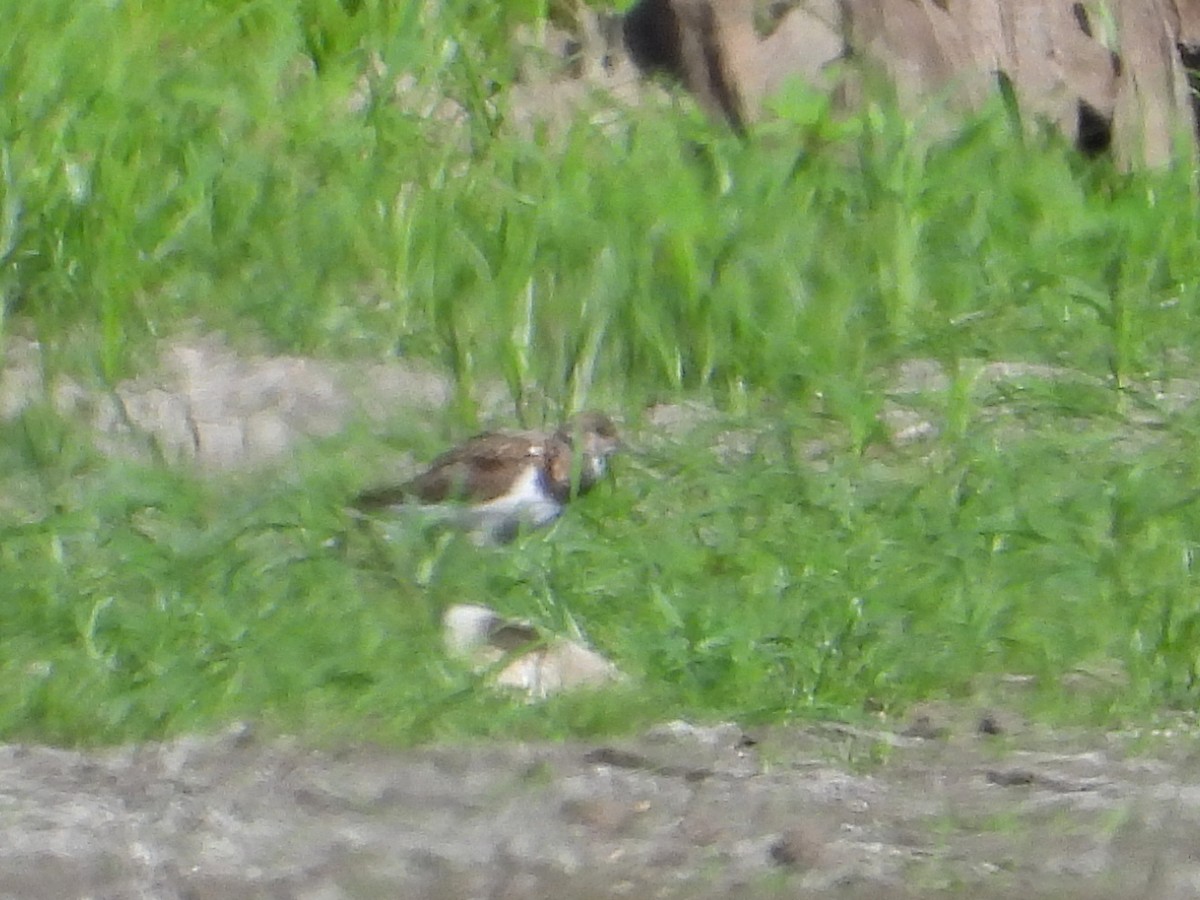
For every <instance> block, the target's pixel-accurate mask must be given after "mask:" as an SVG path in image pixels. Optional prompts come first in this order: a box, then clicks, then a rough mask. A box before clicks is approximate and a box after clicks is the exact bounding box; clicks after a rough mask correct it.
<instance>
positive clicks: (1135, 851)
mask: <svg viewBox="0 0 1200 900" xmlns="http://www.w3.org/2000/svg"><path fill="white" fill-rule="evenodd" d="M927 724H928V723H927V722H925V720H921V721H919V722H918V723H917V725H916V726H914V727H913V728H912V729H910V732H909V734H908V735H907V736H906V735H894V734H887V733H878V734H875V733H867V732H863V731H857V730H854V729H849V728H845V727H840V726H811V727H804V728H778V729H773V730H770V731H766V732H762V733H755V732H750V733H745V732H743V731H742V730H741V729H739V728H737V727H736V726H732V725H725V726H717V727H711V728H695V727H691V726H687V725H684V724H682V723H675V724H671V725H664V726H661V727H659V728H657V729H655V730H654V731H652V732H651V733H648V734H646V735H643V736H641V737H638V738H634V739H629V740H620V741H614V742H612V743H588V744H580V743H566V744H537V745H525V744H493V745H477V746H469V747H461V746H457V747H445V746H443V747H426V748H421V749H414V750H408V751H385V750H380V749H375V748H370V747H354V746H348V747H344V748H341V749H336V750H314V749H309V748H305V747H303V746H301V745H299V744H297V743H294V742H288V741H286V740H272V741H259V740H258V739H257V738H256V737H255V736H254V734H253V732H252V731H251V730H249V729H247V728H244V727H239V728H235V729H233V730H231V731H230V732H229V733H227V734H225V735H222V736H218V737H214V738H186V739H182V740H178V741H175V742H172V743H169V744H163V745H151V746H138V747H124V748H119V749H115V750H108V751H100V752H89V753H77V752H67V751H63V750H55V749H50V748H44V747H28V746H7V747H3V748H0V784H3V786H4V787H3V788H2V789H0V896H3V897H12V898H18V897H19V898H23V900H34V898H47V900H51V898H54V900H61V898H67V897H92V898H126V897H152V898H196V900H200V898H214V900H215V898H252V897H264V898H266V897H271V898H285V897H286V898H293V897H294V898H322V900H324V898H340V897H365V898H375V897H380V898H382V897H389V898H395V897H404V898H465V897H481V898H563V897H581V898H588V897H615V896H622V897H638V898H643V897H672V898H673V897H713V898H716V897H730V896H738V897H785V896H786V897H803V896H821V897H839V898H850V897H855V898H857V897H862V898H867V897H873V898H874V897H922V896H932V895H960V894H968V893H969V894H972V895H974V896H976V897H1063V896H1066V897H1080V898H1082V897H1113V898H1116V897H1122V898H1124V897H1143V898H1175V897H1194V896H1196V895H1197V894H1198V893H1200V855H1198V854H1197V838H1196V836H1197V834H1200V766H1198V765H1197V754H1196V752H1195V750H1194V749H1193V748H1192V742H1193V738H1192V737H1190V736H1189V737H1181V738H1179V739H1175V740H1167V741H1166V742H1164V743H1162V744H1160V745H1158V747H1157V750H1156V751H1155V752H1151V753H1148V754H1142V755H1133V756H1130V755H1127V754H1126V752H1125V750H1124V749H1123V747H1124V744H1125V743H1126V742H1125V741H1124V740H1123V739H1118V738H1113V737H1105V736H1103V735H1091V736H1081V735H1071V736H1068V735H1064V734H1062V733H1059V734H1057V735H1051V734H1040V733H1027V734H1025V735H1023V736H1020V737H1015V738H1014V737H1012V736H1007V735H1004V734H1001V735H998V736H997V735H993V734H988V733H987V732H989V731H994V730H997V729H998V727H999V726H998V725H997V723H996V722H995V721H993V720H990V719H984V720H982V721H980V722H979V723H977V725H976V726H975V727H974V728H973V729H970V730H967V731H966V732H963V733H957V734H956V733H954V732H953V730H951V732H950V733H948V734H943V733H941V730H940V729H933V731H931V732H929V733H928V735H927V736H924V737H922V736H918V735H917V734H916V732H921V731H923V730H924V728H925V726H926V725H927Z"/></svg>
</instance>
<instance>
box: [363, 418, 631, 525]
mask: <svg viewBox="0 0 1200 900" xmlns="http://www.w3.org/2000/svg"><path fill="white" fill-rule="evenodd" d="M620 447H621V439H620V437H619V435H618V434H617V429H616V426H615V425H614V424H613V421H612V419H610V418H609V417H608V416H607V415H606V414H604V413H602V412H598V411H595V410H591V411H588V412H584V413H581V414H580V415H578V416H577V417H575V418H574V419H573V420H571V421H570V422H568V423H567V424H565V425H563V426H562V427H560V428H558V429H557V430H555V431H552V432H544V431H489V432H484V433H483V434H478V435H476V436H474V437H472V438H470V439H468V440H467V441H465V442H464V443H462V444H459V445H458V446H457V447H454V448H452V449H450V450H447V451H446V452H445V453H443V454H441V455H440V456H438V457H437V458H436V459H434V460H433V462H432V463H430V465H429V467H428V468H427V469H426V470H425V471H424V472H422V473H421V474H419V475H417V476H416V477H415V478H413V479H412V480H410V481H407V482H405V483H404V484H400V485H389V486H382V487H377V488H372V489H370V490H367V491H364V492H363V493H361V494H359V495H358V497H356V498H355V500H354V501H353V502H352V504H351V506H352V508H353V509H354V510H356V511H358V512H359V513H367V514H370V513H377V512H392V513H403V512H405V511H406V510H412V509H413V508H414V507H418V506H419V507H422V508H424V509H426V510H431V511H433V514H434V516H435V517H436V518H437V519H439V520H443V521H449V522H451V523H452V524H453V525H455V526H456V527H459V528H462V529H464V530H466V531H468V532H470V533H471V535H472V537H473V538H474V540H475V542H476V543H477V544H480V545H487V544H492V545H495V544H507V543H509V542H511V541H512V540H514V539H515V538H516V536H517V535H518V534H520V533H521V531H522V530H523V529H532V528H540V527H542V526H545V525H549V524H550V523H551V522H553V521H554V520H555V519H557V518H558V517H559V516H560V515H562V512H563V509H564V508H565V507H566V505H567V503H568V502H569V501H570V500H571V499H572V498H574V497H577V496H580V495H582V494H586V493H587V492H588V491H589V490H591V489H592V488H593V487H594V486H595V485H596V483H597V482H598V481H599V480H600V479H601V478H603V477H604V475H605V473H606V472H607V471H608V469H609V458H610V457H611V456H612V455H613V454H614V453H616V452H617V450H618V449H620ZM577 449H578V450H579V452H578V453H576V452H575V451H576V450H577Z"/></svg>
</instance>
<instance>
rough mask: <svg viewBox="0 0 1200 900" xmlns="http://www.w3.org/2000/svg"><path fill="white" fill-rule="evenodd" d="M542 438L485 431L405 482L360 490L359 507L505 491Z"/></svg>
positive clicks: (477, 497)
mask: <svg viewBox="0 0 1200 900" xmlns="http://www.w3.org/2000/svg"><path fill="white" fill-rule="evenodd" d="M544 443H545V442H544V439H543V438H541V436H538V435H531V434H526V433H519V432H499V431H497V432H489V433H487V434H481V435H477V436H476V437H473V438H471V439H470V440H468V441H467V442H466V443H464V444H462V445H460V446H458V447H455V448H454V449H453V450H448V451H446V452H445V453H443V454H442V455H441V456H439V457H437V458H436V459H435V460H434V461H433V462H432V463H431V464H430V466H429V468H428V469H426V470H425V471H424V472H422V473H421V474H420V475H418V476H417V477H416V478H414V479H412V480H411V481H409V482H408V483H407V484H404V485H400V486H392V487H382V488H376V489H373V490H369V491H365V492H364V493H362V494H360V495H359V496H358V498H357V499H356V501H355V504H354V505H355V506H356V507H358V508H359V509H378V508H382V507H388V506H395V505H397V504H399V503H403V502H405V501H414V500H415V501H416V502H418V503H444V502H447V501H464V500H470V501H471V502H475V503H486V502H487V501H488V500H494V499H496V498H497V497H499V496H501V495H503V494H504V493H505V492H507V491H508V489H509V487H510V486H511V485H512V482H513V479H514V478H515V476H516V474H517V472H518V471H519V469H520V467H522V466H525V465H528V464H529V463H530V461H532V460H537V459H540V458H541V457H542V456H543V455H544Z"/></svg>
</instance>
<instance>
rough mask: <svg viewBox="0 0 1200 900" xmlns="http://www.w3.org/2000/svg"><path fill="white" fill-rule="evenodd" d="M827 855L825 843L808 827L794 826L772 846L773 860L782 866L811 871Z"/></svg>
mask: <svg viewBox="0 0 1200 900" xmlns="http://www.w3.org/2000/svg"><path fill="white" fill-rule="evenodd" d="M824 855H825V841H824V839H823V838H821V836H820V835H818V834H817V833H816V831H815V830H814V829H813V828H812V827H810V826H808V825H793V826H792V827H790V828H788V829H786V830H785V831H784V832H783V833H782V834H780V835H779V838H778V839H777V840H776V841H775V843H773V844H772V845H771V859H772V860H773V861H774V862H775V863H776V864H777V865H780V866H790V867H792V868H795V869H811V868H814V867H815V866H817V865H819V864H820V862H821V859H822V858H823V856H824Z"/></svg>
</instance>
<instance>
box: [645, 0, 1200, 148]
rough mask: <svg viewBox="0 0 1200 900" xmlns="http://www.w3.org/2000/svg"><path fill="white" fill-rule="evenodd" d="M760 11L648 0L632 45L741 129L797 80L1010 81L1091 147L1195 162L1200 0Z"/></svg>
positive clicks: (942, 88) (805, 5)
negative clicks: (765, 22)
mask: <svg viewBox="0 0 1200 900" xmlns="http://www.w3.org/2000/svg"><path fill="white" fill-rule="evenodd" d="M761 13H762V10H761V9H760V8H759V6H758V4H757V3H756V0H640V2H639V3H637V4H636V5H635V6H634V7H633V8H632V9H630V11H629V12H628V13H627V14H626V16H625V20H624V26H623V27H624V37H625V44H626V47H627V48H628V50H629V52H630V55H631V56H632V57H633V59H634V61H635V62H636V63H637V65H638V66H639V67H640V68H641V69H642V70H643V71H648V72H650V71H665V72H667V73H669V74H671V75H674V76H675V77H677V78H678V79H680V80H681V81H682V82H683V84H684V85H685V86H686V87H687V89H688V90H689V91H690V92H691V93H692V94H693V95H694V96H695V97H696V98H697V100H698V101H699V102H700V104H701V105H702V106H704V107H705V108H706V109H707V110H709V111H710V112H711V113H712V114H713V115H715V116H718V117H720V118H724V119H725V120H727V121H728V122H729V123H730V124H731V125H732V126H733V127H735V128H737V129H742V128H744V127H746V126H747V125H748V124H749V123H752V122H753V121H754V120H755V119H757V118H758V117H759V116H760V115H761V107H762V101H763V99H764V98H765V97H766V96H767V95H769V94H770V93H771V92H772V91H774V90H775V89H776V88H778V87H779V86H780V85H781V84H782V83H783V81H784V80H786V79H788V78H791V77H799V78H802V79H804V80H806V81H808V82H809V83H811V84H814V85H817V86H821V87H825V88H828V89H829V90H833V91H836V92H837V96H838V97H839V98H840V100H841V102H842V103H844V104H847V105H850V106H852V105H853V104H854V103H855V102H857V101H858V100H860V99H861V98H862V96H863V95H864V92H865V90H866V85H867V84H869V83H870V82H871V80H872V79H875V78H883V79H884V80H885V82H886V83H887V84H889V85H890V86H891V89H892V90H894V92H895V95H896V97H897V99H898V100H899V102H900V104H901V106H902V107H903V108H908V109H913V108H915V107H916V106H917V105H919V104H924V103H929V102H936V103H940V104H942V105H943V106H945V107H946V108H949V109H952V110H959V109H961V110H971V109H975V108H978V107H979V106H980V105H982V104H983V103H984V102H986V100H987V99H988V97H989V96H991V95H993V94H994V92H996V91H997V90H999V89H1000V87H1001V86H1002V85H1003V86H1004V87H1006V88H1007V89H1008V90H1010V91H1011V95H1012V96H1013V97H1014V98H1015V100H1016V102H1017V108H1018V109H1019V110H1020V112H1021V115H1022V118H1023V120H1026V121H1029V122H1035V121H1038V120H1045V121H1048V122H1050V123H1052V124H1053V125H1054V126H1055V127H1057V128H1058V129H1060V130H1061V131H1062V132H1063V133H1064V134H1065V135H1066V136H1067V137H1068V138H1069V139H1070V140H1072V141H1074V142H1075V143H1076V145H1077V146H1078V147H1079V148H1080V149H1081V150H1083V151H1084V152H1087V153H1093V154H1094V153H1103V152H1111V153H1112V154H1113V155H1114V156H1115V157H1116V158H1117V159H1118V160H1119V161H1120V162H1121V163H1122V164H1123V165H1126V166H1138V165H1161V164H1165V163H1167V162H1169V161H1170V160H1172V159H1177V158H1180V157H1181V156H1183V157H1185V158H1186V157H1188V156H1189V155H1190V157H1191V158H1193V159H1194V157H1195V153H1196V147H1197V107H1196V104H1195V94H1194V91H1193V89H1194V88H1195V87H1196V86H1197V82H1196V79H1195V75H1194V74H1193V73H1192V71H1191V68H1192V66H1194V65H1197V64H1200V0H1081V2H1071V0H800V2H799V3H798V4H797V3H796V2H794V0H793V2H787V0H785V2H784V3H782V4H776V5H775V7H774V8H773V10H772V13H773V15H772V16H771V17H772V18H773V19H774V23H773V27H768V28H765V29H763V28H759V27H758V26H757V24H756V21H761Z"/></svg>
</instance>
